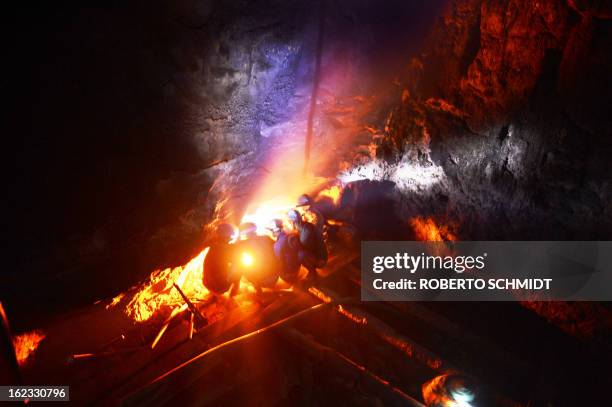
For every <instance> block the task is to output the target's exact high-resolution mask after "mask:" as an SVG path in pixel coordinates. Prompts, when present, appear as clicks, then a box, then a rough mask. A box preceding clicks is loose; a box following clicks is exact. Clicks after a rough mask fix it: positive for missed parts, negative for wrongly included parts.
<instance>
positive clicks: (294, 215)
mask: <svg viewBox="0 0 612 407" xmlns="http://www.w3.org/2000/svg"><path fill="white" fill-rule="evenodd" d="M287 218H289V220H290V221H291V222H293V223H295V222H301V221H302V215H300V213H299V212H298V211H296V210H295V209H291V210H290V211H289V212H287Z"/></svg>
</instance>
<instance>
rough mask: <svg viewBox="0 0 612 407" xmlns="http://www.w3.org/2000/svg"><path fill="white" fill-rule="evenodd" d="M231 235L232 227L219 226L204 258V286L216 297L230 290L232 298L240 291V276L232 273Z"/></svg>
mask: <svg viewBox="0 0 612 407" xmlns="http://www.w3.org/2000/svg"><path fill="white" fill-rule="evenodd" d="M233 234H234V228H233V227H232V225H229V224H227V223H223V224H221V225H219V226H218V227H217V230H216V232H215V236H214V240H213V242H212V243H211V245H210V248H209V249H208V254H207V255H206V257H205V258H204V267H203V270H204V276H203V280H204V281H203V282H204V286H205V287H206V288H207V289H208V290H209V291H210V292H212V293H213V294H216V295H222V294H223V293H225V292H226V291H228V290H229V289H230V288H231V292H230V295H231V296H234V295H236V294H237V293H238V290H239V289H240V274H239V273H236V272H233V271H232V266H233V265H232V263H233V262H234V258H235V248H234V246H233V245H231V244H230V241H231V240H232V235H233Z"/></svg>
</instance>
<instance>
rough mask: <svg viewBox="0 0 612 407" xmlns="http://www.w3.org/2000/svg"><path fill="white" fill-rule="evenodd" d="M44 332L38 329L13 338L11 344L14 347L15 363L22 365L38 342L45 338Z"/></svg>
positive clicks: (32, 352)
mask: <svg viewBox="0 0 612 407" xmlns="http://www.w3.org/2000/svg"><path fill="white" fill-rule="evenodd" d="M45 336H46V335H45V334H44V333H43V332H42V331H40V330H36V331H32V332H25V333H22V334H21V335H17V336H15V337H14V338H13V346H14V347H15V356H16V357H17V363H19V365H20V366H23V365H24V364H25V363H26V361H27V360H28V359H29V358H30V357H31V356H32V355H33V354H34V352H35V351H36V349H38V345H39V344H40V342H41V341H42V340H43V339H45Z"/></svg>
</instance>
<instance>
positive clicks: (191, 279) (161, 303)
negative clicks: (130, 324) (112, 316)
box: [126, 248, 208, 322]
mask: <svg viewBox="0 0 612 407" xmlns="http://www.w3.org/2000/svg"><path fill="white" fill-rule="evenodd" d="M207 253H208V248H206V249H204V250H202V252H201V253H200V254H198V255H197V256H196V257H194V258H193V259H191V260H190V261H189V262H188V263H187V264H186V265H184V266H179V267H174V268H166V269H164V270H156V271H154V272H153V273H152V274H151V276H150V277H149V281H148V282H147V283H145V284H144V285H143V286H142V287H141V288H140V289H139V290H138V291H137V292H136V294H134V296H133V297H132V299H131V300H130V302H129V303H128V305H127V307H126V313H127V315H128V316H129V317H131V318H133V319H134V320H135V321H137V322H144V321H147V320H149V319H150V318H151V317H153V315H155V313H157V312H158V311H162V312H169V310H171V309H174V308H175V307H177V306H182V305H183V304H184V300H183V298H182V297H181V295H180V294H179V293H178V292H177V291H175V290H173V285H174V284H175V283H176V284H177V285H178V286H180V287H181V288H182V290H183V292H184V293H185V294H186V295H188V296H189V297H191V298H194V297H197V298H202V297H205V296H207V295H208V290H207V289H206V287H204V284H203V283H202V263H203V261H204V258H205V257H206V254H207Z"/></svg>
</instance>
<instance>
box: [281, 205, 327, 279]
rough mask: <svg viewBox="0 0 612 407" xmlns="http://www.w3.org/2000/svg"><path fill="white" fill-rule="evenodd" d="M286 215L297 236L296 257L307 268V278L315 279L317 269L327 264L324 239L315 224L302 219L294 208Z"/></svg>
mask: <svg viewBox="0 0 612 407" xmlns="http://www.w3.org/2000/svg"><path fill="white" fill-rule="evenodd" d="M287 217H288V218H289V221H291V224H292V225H293V228H294V229H295V230H296V231H297V233H298V236H299V240H300V247H299V249H298V259H299V261H300V263H301V264H302V265H303V266H304V267H305V268H306V270H308V276H307V277H306V278H307V280H309V281H311V282H312V281H314V280H316V277H317V269H318V268H321V267H323V266H325V265H326V264H327V246H326V245H325V240H323V235H322V233H321V232H320V231H319V230H318V229H317V228H316V226H315V225H313V224H312V223H310V222H307V221H305V220H304V219H302V216H301V215H300V213H299V212H298V211H296V210H295V209H292V210H290V211H289V213H288V214H287Z"/></svg>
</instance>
